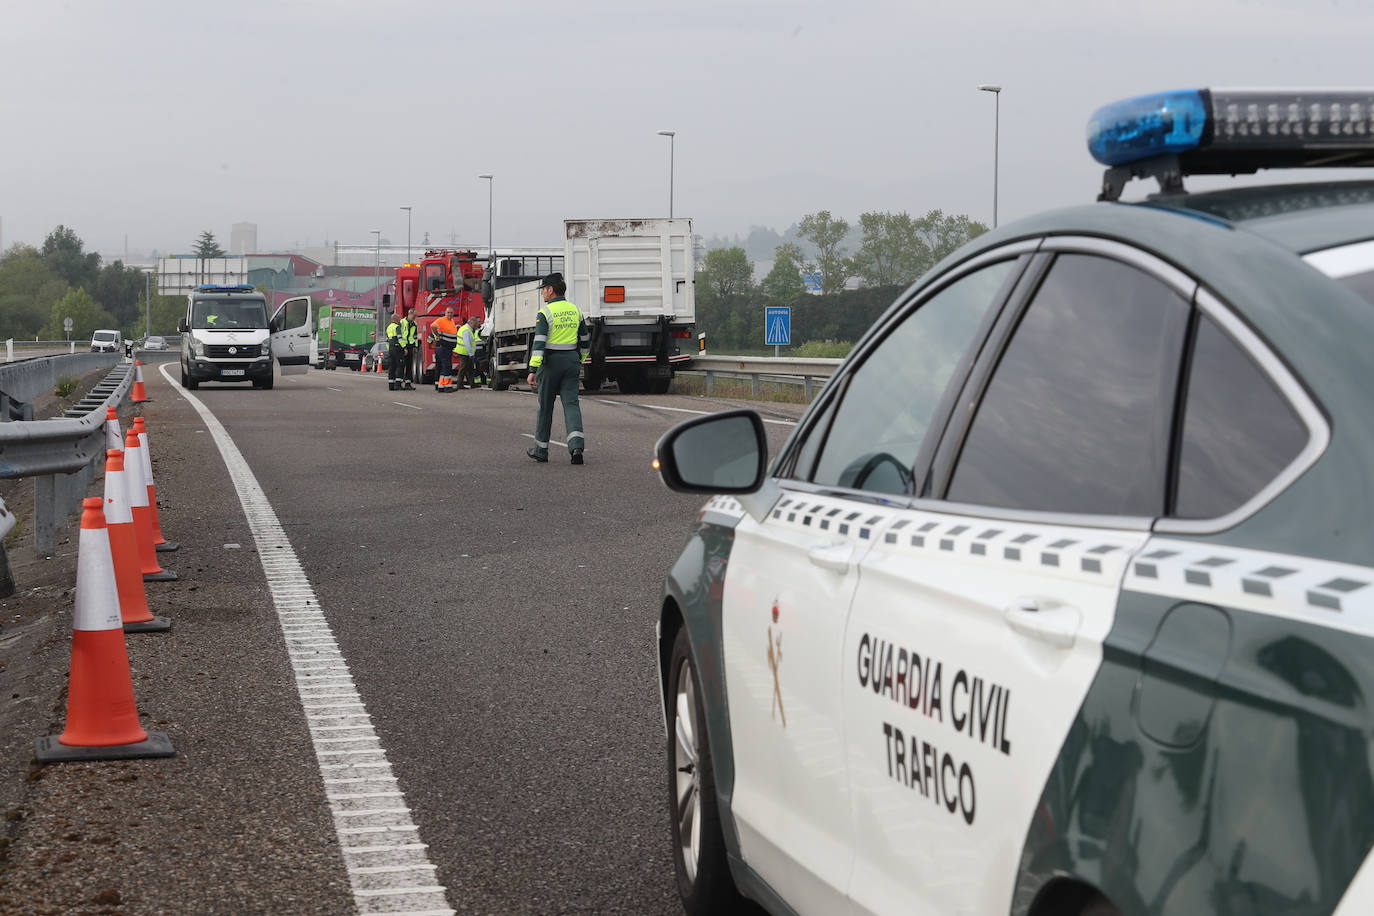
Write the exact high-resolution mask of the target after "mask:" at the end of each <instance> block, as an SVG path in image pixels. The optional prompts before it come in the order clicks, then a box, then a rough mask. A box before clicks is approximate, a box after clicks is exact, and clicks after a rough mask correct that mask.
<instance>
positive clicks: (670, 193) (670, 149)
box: [658, 130, 677, 219]
mask: <svg viewBox="0 0 1374 916" xmlns="http://www.w3.org/2000/svg"><path fill="white" fill-rule="evenodd" d="M658 135H659V136H660V137H667V138H668V218H669V219H672V218H673V153H674V149H673V145H674V144H675V143H676V142H677V141H676V140H675V139H674V138H675V137H677V131H675V130H660V131H659V132H658Z"/></svg>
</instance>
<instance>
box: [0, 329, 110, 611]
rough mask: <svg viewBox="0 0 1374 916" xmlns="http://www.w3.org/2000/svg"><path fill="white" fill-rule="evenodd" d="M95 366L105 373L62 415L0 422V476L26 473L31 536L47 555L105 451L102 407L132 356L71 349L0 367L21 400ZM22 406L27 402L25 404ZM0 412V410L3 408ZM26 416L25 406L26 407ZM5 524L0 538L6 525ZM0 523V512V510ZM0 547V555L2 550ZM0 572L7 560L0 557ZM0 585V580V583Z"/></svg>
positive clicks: (6, 389)
mask: <svg viewBox="0 0 1374 916" xmlns="http://www.w3.org/2000/svg"><path fill="white" fill-rule="evenodd" d="M102 366H109V367H111V372H110V374H109V375H108V376H106V377H105V379H104V380H103V381H101V383H100V384H98V385H96V387H95V388H94V389H93V390H92V392H91V393H90V394H88V395H87V396H86V397H84V398H82V399H81V401H80V402H79V403H78V404H77V406H76V407H75V408H73V409H71V410H68V411H66V414H67V416H65V417H61V418H56V419H51V420H32V419H30V420H19V421H12V422H0V477H3V478H19V477H32V478H33V496H34V543H35V546H36V547H37V548H38V550H39V551H40V552H42V553H45V554H50V553H52V552H53V550H55V549H56V546H57V524H58V521H59V519H65V518H67V517H69V516H71V515H72V514H74V513H75V512H76V510H77V509H78V508H79V507H80V505H81V498H82V497H83V496H85V495H86V490H87V488H89V486H90V484H91V481H92V480H94V479H95V474H96V471H97V470H98V469H99V468H100V467H101V461H102V459H103V458H104V456H105V408H106V407H118V406H119V404H120V403H122V402H123V400H124V398H125V396H126V395H127V394H128V392H129V388H130V387H131V386H132V384H133V380H134V373H133V371H132V370H133V363H127V362H124V361H123V355H122V354H115V353H76V354H71V355H67V356H52V357H47V358H43V359H31V360H25V361H23V362H17V363H11V364H9V365H2V366H0V392H3V397H6V398H8V399H10V400H14V401H21V402H27V401H32V400H33V399H34V398H35V397H38V396H39V395H41V394H45V393H47V392H49V391H52V390H53V388H55V387H56V385H57V382H58V380H59V379H61V378H63V377H68V376H81V375H85V374H86V373H87V372H90V371H92V370H93V369H99V368H101V367H102ZM24 406H26V407H27V404H25V405H24ZM3 413H4V412H3V411H0V414H3ZM27 415H28V416H32V411H31V410H29V411H27ZM0 513H3V514H4V515H6V516H9V519H10V523H9V526H8V527H5V528H4V532H0V538H2V537H3V535H4V534H5V533H8V531H9V529H10V528H12V527H13V516H12V515H9V513H8V512H6V511H4V509H3V503H0ZM0 527H4V519H3V517H0ZM3 550H4V548H3V547H0V554H3ZM0 565H2V566H3V567H4V568H3V569H0V577H3V576H5V575H7V574H8V561H7V560H4V558H3V556H0ZM0 586H3V582H0Z"/></svg>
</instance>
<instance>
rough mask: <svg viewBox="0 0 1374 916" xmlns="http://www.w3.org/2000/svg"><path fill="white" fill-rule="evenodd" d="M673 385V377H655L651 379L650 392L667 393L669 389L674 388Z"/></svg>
mask: <svg viewBox="0 0 1374 916" xmlns="http://www.w3.org/2000/svg"><path fill="white" fill-rule="evenodd" d="M672 387H673V380H672V378H671V377H670V378H656V379H653V380H651V381H650V382H649V393H650V394H667V393H668V392H669V391H671V390H672Z"/></svg>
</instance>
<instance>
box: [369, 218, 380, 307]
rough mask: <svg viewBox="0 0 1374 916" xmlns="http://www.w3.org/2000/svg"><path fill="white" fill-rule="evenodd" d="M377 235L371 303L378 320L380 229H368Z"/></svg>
mask: <svg viewBox="0 0 1374 916" xmlns="http://www.w3.org/2000/svg"><path fill="white" fill-rule="evenodd" d="M370 231H371V232H372V234H373V235H375V236H376V237H377V239H376V242H377V248H376V254H375V257H374V260H373V262H372V304H373V305H375V306H376V307H377V319H378V321H379V322H380V321H381V317H382V293H381V287H382V230H380V229H372V230H370Z"/></svg>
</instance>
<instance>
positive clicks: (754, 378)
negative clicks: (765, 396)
mask: <svg viewBox="0 0 1374 916" xmlns="http://www.w3.org/2000/svg"><path fill="white" fill-rule="evenodd" d="M749 391H750V392H751V393H752V394H753V395H754V397H758V396H759V374H758V373H757V372H755V373H754V374H753V375H751V376H749Z"/></svg>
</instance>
